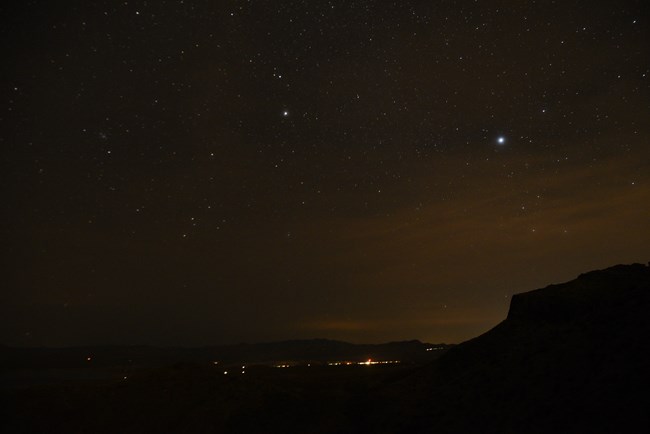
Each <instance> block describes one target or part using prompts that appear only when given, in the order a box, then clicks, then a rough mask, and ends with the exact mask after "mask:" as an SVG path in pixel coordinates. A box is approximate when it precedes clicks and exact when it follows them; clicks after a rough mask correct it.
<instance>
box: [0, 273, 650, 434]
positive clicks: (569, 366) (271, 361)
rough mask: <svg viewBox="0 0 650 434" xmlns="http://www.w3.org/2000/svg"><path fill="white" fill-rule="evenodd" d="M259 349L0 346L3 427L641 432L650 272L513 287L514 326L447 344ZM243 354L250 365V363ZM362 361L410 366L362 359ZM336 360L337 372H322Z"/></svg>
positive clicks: (646, 401) (647, 395)
mask: <svg viewBox="0 0 650 434" xmlns="http://www.w3.org/2000/svg"><path fill="white" fill-rule="evenodd" d="M264 345H266V346H264ZM264 345H262V346H252V347H251V346H244V347H239V348H236V349H235V348H234V347H230V348H229V349H228V350H227V349H225V348H223V347H221V348H216V347H215V348H210V349H198V350H176V351H174V352H171V353H170V352H169V351H164V350H156V349H150V348H113V349H106V348H104V349H97V348H95V349H90V348H84V349H68V350H25V349H23V350H17V349H10V348H4V349H2V377H1V378H2V387H3V392H2V403H1V408H2V410H1V411H2V415H1V416H2V417H1V419H0V420H1V421H0V431H2V432H9V433H13V432H16V433H18V432H65V433H94V432H98V433H115V432H120V433H140V432H151V433H164V432H188V433H193V432H197V433H201V432H217V433H218V432H225V433H230V432H232V433H291V432H296V433H355V432H359V433H363V432H372V433H413V432H414V433H420V432H432V433H452V432H454V433H463V432H465V433H473V432H476V433H479V432H480V433H522V432H525V433H558V432H560V433H635V432H639V433H640V432H647V430H648V427H650V411H649V410H648V409H649V408H650V391H649V386H650V374H649V372H648V369H649V367H650V268H649V267H646V266H644V265H640V264H634V265H619V266H616V267H612V268H609V269H606V270H601V271H594V272H591V273H587V274H583V275H581V276H579V277H578V278H577V279H576V280H574V281H571V282H568V283H565V284H561V285H551V286H549V287H547V288H543V289H539V290H536V291H532V292H528V293H524V294H519V295H517V296H515V297H513V299H512V303H511V306H510V311H509V313H508V317H507V318H506V320H504V321H503V322H502V323H500V324H499V325H498V326H496V327H495V328H494V329H492V330H490V331H489V332H487V333H485V334H484V335H482V336H479V337H477V338H475V339H473V340H470V341H468V342H465V343H463V344H460V345H458V346H455V347H453V348H450V349H449V348H448V347H447V346H442V345H439V346H432V345H430V344H422V343H420V342H417V341H412V342H406V343H394V344H386V345H387V346H351V345H350V344H344V343H337V342H332V341H324V340H317V341H301V342H289V343H280V344H264ZM427 350H429V351H427ZM329 354H331V356H329ZM220 355H221V356H223V357H222V358H221V359H219V360H217V358H218V357H219V356H220ZM438 356H439V357H438ZM89 357H90V360H88V358H89ZM242 357H247V358H249V359H257V360H255V363H254V364H253V365H252V366H251V365H248V366H245V367H242V366H240V365H239V363H238V362H239V361H240V360H243V359H242ZM366 357H368V358H372V357H374V359H373V361H379V360H383V361H388V360H392V361H396V360H398V357H399V358H400V359H399V361H400V362H401V363H392V364H388V363H387V364H376V365H366V364H357V363H358V362H362V361H364V360H365V361H367V359H366ZM172 361H174V362H173V363H172ZM335 361H337V362H343V363H342V364H339V365H330V364H328V362H330V363H332V362H335ZM214 362H218V363H217V364H215V363H214ZM345 362H349V363H350V364H349V365H348V364H345ZM278 365H289V367H277V366H278ZM226 371H227V372H228V374H224V372H226ZM242 372H243V373H242Z"/></svg>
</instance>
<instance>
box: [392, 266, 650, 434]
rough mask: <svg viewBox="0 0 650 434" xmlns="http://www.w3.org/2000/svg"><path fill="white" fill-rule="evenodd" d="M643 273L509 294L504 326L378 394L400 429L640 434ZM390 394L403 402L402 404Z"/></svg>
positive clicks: (649, 330) (647, 403) (644, 380)
mask: <svg viewBox="0 0 650 434" xmlns="http://www.w3.org/2000/svg"><path fill="white" fill-rule="evenodd" d="M649 308H650V268H648V267H646V266H644V265H641V264H634V265H619V266H615V267H612V268H609V269H606V270H601V271H594V272H591V273H587V274H583V275H581V276H580V277H578V278H577V279H576V280H574V281H571V282H568V283H564V284H560V285H551V286H549V287H546V288H543V289H539V290H536V291H531V292H528V293H524V294H518V295H516V296H514V297H513V299H512V302H511V307H510V312H509V314H508V317H507V319H506V320H505V321H503V322H502V323H500V324H499V325H498V326H496V327H495V328H494V329H492V330H490V331H489V332H487V333H485V334H484V335H482V336H479V337H477V338H475V339H473V340H470V341H468V342H465V343H463V344H461V345H458V346H457V347H455V348H453V349H451V350H450V351H449V352H448V353H447V354H445V355H444V356H443V357H442V358H441V359H440V360H439V361H438V362H434V363H433V364H432V365H431V366H429V367H428V368H423V369H421V370H419V371H418V372H416V373H414V374H412V375H411V376H410V377H409V378H408V379H406V380H404V381H403V382H400V383H399V384H395V385H392V386H390V387H388V388H387V392H386V396H387V397H388V399H390V401H391V402H401V403H402V404H401V405H400V406H399V407H398V409H397V410H396V411H397V413H391V414H390V415H389V416H386V417H383V418H380V419H381V420H384V422H385V424H382V425H383V426H389V427H390V428H388V429H389V431H395V430H398V431H403V432H434V431H435V432H482V433H486V432H528V433H533V432H539V433H546V432H567V433H569V432H572V433H575V432H639V431H642V430H643V428H644V427H645V428H647V427H648V426H650V425H648V423H650V418H649V416H648V414H649V413H648V411H647V409H648V408H650V397H649V395H648V392H647V389H648V386H649V385H650V376H649V371H648V367H649V366H650V315H649V313H648V312H649ZM397 397H409V398H408V399H407V400H406V401H404V400H398V399H396V398H397Z"/></svg>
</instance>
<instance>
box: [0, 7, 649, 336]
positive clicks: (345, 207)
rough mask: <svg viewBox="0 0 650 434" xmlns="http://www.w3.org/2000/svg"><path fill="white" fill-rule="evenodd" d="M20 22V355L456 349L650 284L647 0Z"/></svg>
mask: <svg viewBox="0 0 650 434" xmlns="http://www.w3.org/2000/svg"><path fill="white" fill-rule="evenodd" d="M5 3H6V2H5ZM11 3H13V4H11V5H6V4H5V5H4V6H0V9H1V14H2V17H3V18H2V21H3V24H2V26H1V27H0V32H1V33H2V37H1V43H2V52H3V61H2V66H1V71H2V90H1V92H2V99H1V101H2V107H1V112H0V125H1V130H0V146H1V149H2V155H3V167H2V177H3V181H2V192H3V202H4V206H3V209H4V212H3V224H2V246H3V256H4V260H3V264H4V267H3V269H4V271H3V276H4V277H3V279H2V281H3V284H2V286H3V287H4V289H3V291H2V292H1V293H0V317H1V318H2V323H3V325H2V327H0V342H3V343H5V344H12V345H49V346H55V345H56V346H58V345H79V344H120V343H123V344H157V345H188V346H189V345H202V344H219V343H233V342H240V341H249V342H254V341H267V340H279V339H293V338H311V337H327V338H335V339H343V340H348V341H352V342H380V341H389V340H401V339H421V340H426V341H430V342H442V341H444V342H460V341H462V340H465V339H468V338H471V337H473V336H476V335H478V334H480V333H482V332H483V331H486V330H487V329H489V328H490V327H492V326H493V325H495V324H496V323H498V322H499V321H500V320H502V319H503V318H504V317H505V315H506V312H507V309H508V305H509V302H510V296H511V295H512V294H513V293H517V292H523V291H527V290H531V289H535V288H538V287H542V286H545V285H547V284H550V283H556V282H559V281H564V280H569V279H572V278H573V277H575V276H576V275H577V274H579V273H581V272H584V271H588V270H591V269H595V268H603V267H606V266H609V265H613V264H616V263H629V262H647V261H648V260H650V224H649V222H650V22H649V20H650V13H649V11H648V6H647V2H646V1H645V0H638V1H621V0H616V1H614V0H612V1H591V0H590V1H586V0H585V1H559V0H558V1H487V0H483V1H478V0H476V1H470V0H467V1H462V0H458V1H449V0H447V1H445V0H441V1H423V0H412V1H408V0H401V1H395V2H391V1H379V0H356V1H340V0H332V1H325V0H323V1H320V0H303V1H297V0H289V1H282V0H272V1H271V0H256V1H207V0H203V1H190V0H185V1H153V0H152V1H131V0H129V1H66V2H50V1H13V2H11Z"/></svg>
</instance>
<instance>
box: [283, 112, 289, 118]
mask: <svg viewBox="0 0 650 434" xmlns="http://www.w3.org/2000/svg"><path fill="white" fill-rule="evenodd" d="M282 116H284V117H285V118H286V117H287V116H289V112H288V111H287V110H285V111H283V112H282Z"/></svg>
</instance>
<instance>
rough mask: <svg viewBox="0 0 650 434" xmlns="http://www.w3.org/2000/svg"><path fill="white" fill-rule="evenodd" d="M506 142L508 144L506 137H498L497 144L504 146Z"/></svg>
mask: <svg viewBox="0 0 650 434" xmlns="http://www.w3.org/2000/svg"><path fill="white" fill-rule="evenodd" d="M505 142H506V138H505V137H504V136H499V137H497V143H498V144H499V145H503V144H504V143H505Z"/></svg>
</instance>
